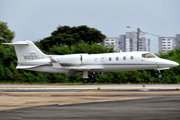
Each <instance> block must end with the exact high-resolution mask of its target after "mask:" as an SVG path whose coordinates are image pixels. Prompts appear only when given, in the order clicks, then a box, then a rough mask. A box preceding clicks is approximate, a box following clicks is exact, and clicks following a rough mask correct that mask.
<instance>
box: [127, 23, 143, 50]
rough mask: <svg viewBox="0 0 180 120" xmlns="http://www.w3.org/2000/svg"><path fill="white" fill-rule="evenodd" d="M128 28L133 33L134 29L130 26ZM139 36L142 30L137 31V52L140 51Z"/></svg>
mask: <svg viewBox="0 0 180 120" xmlns="http://www.w3.org/2000/svg"><path fill="white" fill-rule="evenodd" d="M127 28H130V29H131V30H132V31H133V29H132V28H131V27H130V26H127ZM133 32H134V31H133ZM139 34H140V28H138V29H137V51H139Z"/></svg>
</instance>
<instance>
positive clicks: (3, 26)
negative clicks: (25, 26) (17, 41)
mask: <svg viewBox="0 0 180 120" xmlns="http://www.w3.org/2000/svg"><path fill="white" fill-rule="evenodd" d="M14 37H15V35H14V32H12V31H11V30H9V29H8V26H7V23H5V22H1V21H0V43H10V42H12V40H13V38H14Z"/></svg>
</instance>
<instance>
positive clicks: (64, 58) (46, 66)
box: [4, 40, 179, 83]
mask: <svg viewBox="0 0 180 120" xmlns="http://www.w3.org/2000/svg"><path fill="white" fill-rule="evenodd" d="M4 44H10V45H13V46H14V47H15V51H16V55H17V59H18V65H17V67H16V69H24V70H32V71H40V72H51V73H65V74H67V75H71V76H75V75H76V74H78V73H79V72H82V73H83V82H84V83H88V82H89V77H88V73H92V77H91V79H90V81H91V82H92V83H94V82H95V81H96V75H95V73H96V72H112V71H130V70H147V69H157V70H158V71H159V75H158V78H162V77H163V76H162V74H161V72H160V70H165V69H169V68H171V67H176V66H179V64H178V63H177V62H174V61H170V60H165V59H162V58H159V57H157V56H156V55H154V54H152V53H150V52H120V53H102V54H84V53H82V54H70V55H46V54H44V53H43V52H42V51H41V50H40V49H39V48H38V47H36V46H35V45H34V43H33V42H31V41H25V40H24V41H18V42H14V43H4Z"/></svg>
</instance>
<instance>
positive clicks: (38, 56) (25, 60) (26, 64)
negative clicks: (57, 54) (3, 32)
mask: <svg viewBox="0 0 180 120" xmlns="http://www.w3.org/2000/svg"><path fill="white" fill-rule="evenodd" d="M3 44H8V45H13V46H14V48H15V51H16V55H17V60H18V65H17V67H16V68H17V69H28V68H32V67H37V66H40V65H42V64H46V63H47V59H49V58H48V56H47V55H46V54H44V53H43V52H42V51H41V50H40V49H39V48H38V47H37V46H36V45H35V44H34V43H33V42H32V41H25V40H24V41H19V42H14V43H3ZM43 59H46V63H44V62H45V61H44V60H43ZM43 61H44V62H43Z"/></svg>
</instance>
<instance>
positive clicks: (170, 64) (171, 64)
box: [167, 61, 179, 67]
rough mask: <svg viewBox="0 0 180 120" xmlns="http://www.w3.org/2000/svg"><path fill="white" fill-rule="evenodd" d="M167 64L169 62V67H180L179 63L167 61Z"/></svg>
mask: <svg viewBox="0 0 180 120" xmlns="http://www.w3.org/2000/svg"><path fill="white" fill-rule="evenodd" d="M167 62H168V63H167V64H169V67H176V66H179V63H177V62H174V61H167Z"/></svg>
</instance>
